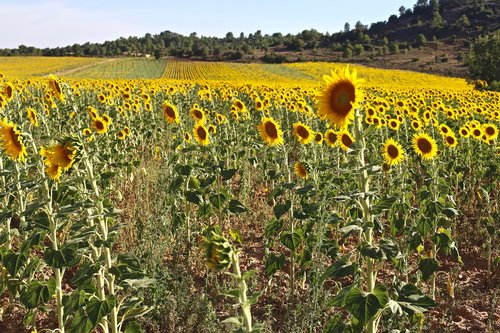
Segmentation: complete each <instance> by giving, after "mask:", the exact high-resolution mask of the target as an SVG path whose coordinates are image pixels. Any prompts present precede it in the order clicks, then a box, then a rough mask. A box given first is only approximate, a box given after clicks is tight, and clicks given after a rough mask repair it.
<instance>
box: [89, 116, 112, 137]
mask: <svg viewBox="0 0 500 333" xmlns="http://www.w3.org/2000/svg"><path fill="white" fill-rule="evenodd" d="M92 126H94V129H95V131H96V132H97V133H98V134H104V133H106V132H107V131H108V122H106V121H105V120H104V119H103V118H101V117H95V118H94V121H93V122H92Z"/></svg>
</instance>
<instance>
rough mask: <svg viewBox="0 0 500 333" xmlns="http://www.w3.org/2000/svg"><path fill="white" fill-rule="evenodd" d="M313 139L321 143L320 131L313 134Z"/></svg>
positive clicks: (321, 135)
mask: <svg viewBox="0 0 500 333" xmlns="http://www.w3.org/2000/svg"><path fill="white" fill-rule="evenodd" d="M314 141H316V143H317V144H318V145H320V144H322V143H323V134H322V133H321V132H317V133H316V135H314Z"/></svg>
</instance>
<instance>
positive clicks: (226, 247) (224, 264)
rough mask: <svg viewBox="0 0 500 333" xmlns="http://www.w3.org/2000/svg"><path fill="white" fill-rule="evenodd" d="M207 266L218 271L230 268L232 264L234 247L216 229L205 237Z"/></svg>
mask: <svg viewBox="0 0 500 333" xmlns="http://www.w3.org/2000/svg"><path fill="white" fill-rule="evenodd" d="M204 247H205V260H206V264H207V267H208V268H209V269H213V270H216V271H223V270H226V269H229V267H231V264H232V248H231V244H230V243H229V241H228V240H227V239H226V238H225V237H224V236H222V235H221V234H220V231H219V230H217V229H215V230H212V231H209V232H207V235H206V236H205V237H204Z"/></svg>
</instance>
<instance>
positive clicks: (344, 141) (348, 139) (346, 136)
mask: <svg viewBox="0 0 500 333" xmlns="http://www.w3.org/2000/svg"><path fill="white" fill-rule="evenodd" d="M337 141H338V143H339V145H340V147H341V148H342V149H344V150H347V149H349V147H350V146H351V145H352V144H353V143H354V138H353V137H352V136H351V134H350V133H349V132H347V131H345V130H342V131H340V132H338V133H337Z"/></svg>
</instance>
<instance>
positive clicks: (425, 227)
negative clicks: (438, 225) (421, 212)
mask: <svg viewBox="0 0 500 333" xmlns="http://www.w3.org/2000/svg"><path fill="white" fill-rule="evenodd" d="M416 230H417V231H418V233H419V234H420V235H422V237H425V236H427V235H428V234H429V233H430V232H431V231H432V230H434V224H433V222H432V220H431V219H430V218H429V217H427V216H423V217H421V218H420V219H419V220H418V222H417V225H416Z"/></svg>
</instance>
